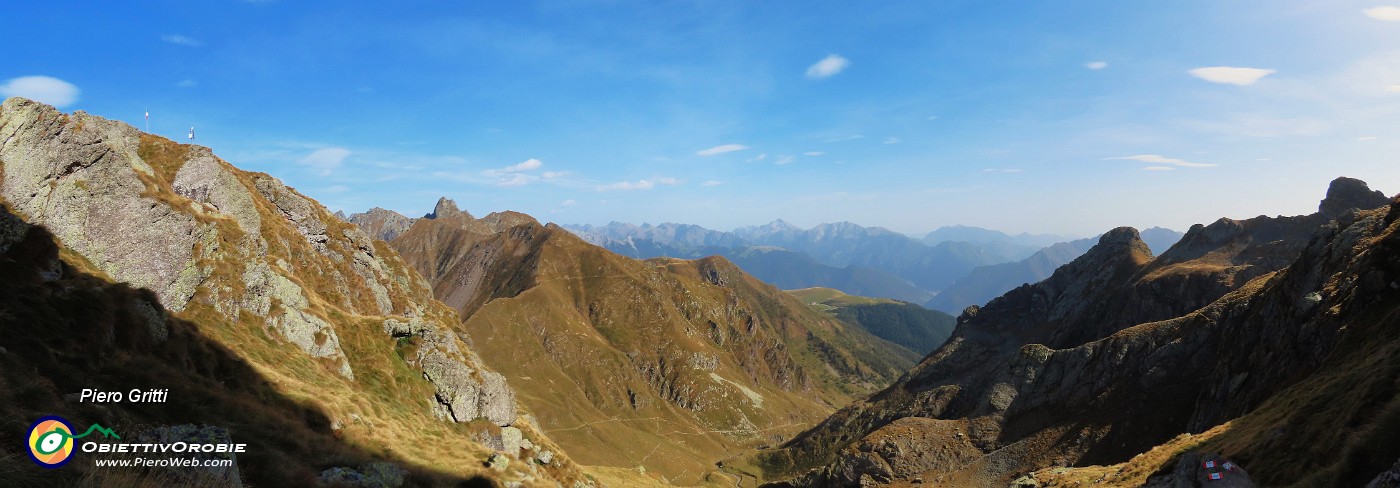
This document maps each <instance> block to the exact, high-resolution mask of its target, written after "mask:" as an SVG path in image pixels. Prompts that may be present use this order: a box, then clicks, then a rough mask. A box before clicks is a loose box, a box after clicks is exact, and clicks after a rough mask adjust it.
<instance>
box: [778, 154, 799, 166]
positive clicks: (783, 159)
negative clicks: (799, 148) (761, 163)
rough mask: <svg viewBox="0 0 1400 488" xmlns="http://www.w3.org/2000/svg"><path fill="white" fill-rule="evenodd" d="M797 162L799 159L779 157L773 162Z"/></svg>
mask: <svg viewBox="0 0 1400 488" xmlns="http://www.w3.org/2000/svg"><path fill="white" fill-rule="evenodd" d="M796 160H797V158H794V157H792V156H778V158H777V159H774V160H773V164H788V163H791V162H793V161H796Z"/></svg>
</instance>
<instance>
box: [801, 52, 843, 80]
mask: <svg viewBox="0 0 1400 488" xmlns="http://www.w3.org/2000/svg"><path fill="white" fill-rule="evenodd" d="M850 65H851V60H849V59H846V58H843V57H841V55H840V54H829V55H827V56H826V57H825V58H822V60H821V61H817V62H816V63H814V64H812V65H811V66H808V67H807V77H808V78H828V77H831V76H833V75H835V74H837V73H840V72H841V71H842V70H844V69H846V67H847V66H850Z"/></svg>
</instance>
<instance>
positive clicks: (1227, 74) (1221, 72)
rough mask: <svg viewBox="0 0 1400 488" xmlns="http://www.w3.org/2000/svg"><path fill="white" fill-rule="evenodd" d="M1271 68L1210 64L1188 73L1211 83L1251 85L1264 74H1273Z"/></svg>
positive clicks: (1273, 71)
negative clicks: (1210, 65)
mask: <svg viewBox="0 0 1400 488" xmlns="http://www.w3.org/2000/svg"><path fill="white" fill-rule="evenodd" d="M1275 72H1276V71H1275V70H1272V69H1261V68H1236V67H1233V66H1212V67H1208V68H1196V69H1193V70H1191V71H1188V73H1191V76H1195V77H1197V78H1200V79H1202V80H1206V81H1209V82H1211V83H1220V84H1224V85H1235V86H1249V85H1253V84H1255V83H1257V82H1259V80H1261V79H1263V78H1264V77H1265V76H1269V75H1271V74H1274V73H1275Z"/></svg>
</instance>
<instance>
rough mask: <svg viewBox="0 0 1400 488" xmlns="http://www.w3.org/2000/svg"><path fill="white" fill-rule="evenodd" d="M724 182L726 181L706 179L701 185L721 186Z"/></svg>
mask: <svg viewBox="0 0 1400 488" xmlns="http://www.w3.org/2000/svg"><path fill="white" fill-rule="evenodd" d="M723 184H724V182H723V181H719V180H706V181H705V182H704V183H701V184H700V186H720V185H723Z"/></svg>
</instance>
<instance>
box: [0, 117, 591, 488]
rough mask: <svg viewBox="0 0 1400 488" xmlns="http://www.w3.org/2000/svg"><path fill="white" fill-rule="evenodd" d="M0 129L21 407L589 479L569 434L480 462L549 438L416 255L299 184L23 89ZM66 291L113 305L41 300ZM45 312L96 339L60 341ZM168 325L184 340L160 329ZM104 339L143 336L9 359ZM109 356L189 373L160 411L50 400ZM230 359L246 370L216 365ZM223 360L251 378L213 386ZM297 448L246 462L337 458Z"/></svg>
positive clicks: (16, 403)
mask: <svg viewBox="0 0 1400 488" xmlns="http://www.w3.org/2000/svg"><path fill="white" fill-rule="evenodd" d="M0 140H3V141H4V143H3V145H0V196H3V203H4V205H5V208H7V209H8V210H7V211H6V213H4V214H0V217H4V220H5V221H6V222H8V223H7V224H5V225H4V226H3V228H4V229H5V230H4V231H3V232H0V235H4V236H5V238H4V239H5V241H7V242H6V246H4V247H8V248H9V249H8V250H7V251H8V252H9V256H10V257H9V259H11V260H16V264H15V265H14V266H15V268H14V269H11V270H9V271H8V272H9V273H10V274H7V275H6V278H5V279H0V282H4V283H7V284H9V285H10V286H12V287H17V288H13V289H12V290H11V291H10V293H11V294H25V295H26V296H30V297H37V298H33V299H31V300H26V301H22V302H19V303H13V302H12V303H8V304H7V307H6V308H4V309H0V323H2V324H3V333H4V334H5V342H6V344H7V345H10V344H16V345H18V344H31V345H34V346H35V347H25V348H22V347H18V346H16V347H14V348H13V351H14V352H13V353H10V354H7V355H3V356H4V358H6V361H7V362H9V365H8V366H7V367H6V368H4V369H5V371H6V372H7V373H11V374H8V375H7V379H6V381H10V382H13V381H20V382H21V383H17V384H16V383H9V384H10V385H12V388H22V389H24V390H23V391H25V394H24V396H22V397H18V398H15V399H14V400H13V403H12V402H8V401H7V402H6V405H7V406H9V407H7V408H10V409H11V410H14V411H12V412H11V413H15V414H16V416H15V417H13V418H19V419H28V418H37V416H39V415H41V414H54V413H63V414H68V415H72V417H70V418H73V419H75V420H77V419H82V420H84V421H89V422H91V421H99V420H100V421H101V422H102V423H104V424H107V425H111V424H110V423H109V422H119V424H118V425H121V424H120V423H128V424H133V423H142V422H157V421H164V420H174V419H178V420H180V421H182V422H190V421H197V422H208V423H215V422H232V423H235V424H239V425H246V426H253V427H249V428H248V429H247V430H244V431H243V434H240V432H239V431H238V430H234V436H235V438H238V437H239V436H240V435H248V436H251V437H254V438H256V439H258V440H262V441H264V442H280V443H284V444H285V443H286V442H290V439H289V438H288V437H287V436H295V435H312V436H313V437H314V438H320V439H328V440H327V441H326V442H332V443H334V444H343V445H344V446H346V447H345V450H346V451H347V452H348V451H349V450H359V451H360V452H361V454H359V455H357V456H355V457H361V458H365V460H366V461H373V460H374V459H379V460H380V461H389V462H393V463H406V464H407V463H412V466H413V469H414V470H416V472H421V473H431V476H440V477H449V478H450V477H458V478H461V479H468V478H472V477H477V476H485V477H489V478H493V479H500V480H515V481H517V482H518V481H523V480H543V479H551V480H554V481H558V482H561V483H569V484H572V483H574V482H575V481H580V482H586V480H585V479H584V478H582V477H581V475H580V473H579V472H578V471H577V470H576V469H574V468H572V467H570V466H571V464H570V463H569V462H568V461H567V459H566V458H565V457H564V456H563V455H562V453H556V454H555V456H553V459H554V462H552V463H549V464H548V465H544V467H541V465H540V464H538V463H532V462H515V463H509V464H508V465H507V467H506V469H504V470H501V471H497V470H487V469H485V465H484V464H482V463H484V461H485V460H486V459H487V458H488V457H489V455H490V454H489V453H491V452H493V449H492V448H489V447H487V446H486V445H484V444H482V443H478V442H475V441H474V440H473V439H477V438H485V439H500V438H521V437H522V435H523V438H525V439H530V440H531V442H532V443H534V444H536V445H541V446H545V445H551V443H550V441H549V440H548V439H546V438H545V437H544V436H543V434H542V433H541V432H540V431H538V430H537V429H536V428H535V427H534V426H532V425H531V424H530V423H529V422H528V421H525V420H523V419H525V418H528V417H522V413H526V412H525V411H522V410H521V409H520V408H519V406H518V405H517V403H516V400H515V392H514V390H512V388H511V387H510V386H509V384H508V382H507V381H506V380H505V378H504V377H503V376H502V375H500V374H499V373H496V372H494V371H492V369H490V368H488V367H486V366H485V364H484V363H483V362H482V361H481V359H480V357H479V356H478V354H477V352H476V351H474V350H473V348H472V347H471V346H470V345H469V344H468V343H466V342H464V341H463V340H462V339H461V336H460V335H459V333H458V332H457V328H458V327H459V324H460V322H459V320H458V318H457V317H458V316H457V314H456V312H454V311H453V310H452V309H450V308H448V307H447V306H445V305H443V304H442V303H440V302H437V301H435V300H433V298H432V292H431V288H430V287H429V285H428V283H427V282H426V281H425V280H424V279H423V278H422V277H421V276H420V275H419V274H418V273H417V272H416V271H415V270H414V269H413V268H412V267H410V266H408V265H407V263H405V262H404V261H403V260H402V259H400V258H399V256H398V254H397V253H396V252H395V251H394V250H393V249H392V248H390V247H389V246H387V245H385V244H384V243H383V242H379V241H376V240H375V239H373V238H371V237H370V236H368V235H366V234H365V233H364V232H363V231H361V230H360V229H359V228H358V227H356V226H354V225H351V224H347V223H345V222H342V221H341V220H340V219H338V218H336V217H334V216H333V215H332V214H331V213H330V212H328V211H327V210H326V209H325V207H323V206H321V205H320V204H318V203H316V202H315V201H313V200H311V199H308V198H306V197H305V196H303V195H301V194H300V193H298V192H297V191H296V190H295V189H293V188H290V187H287V186H286V185H284V184H283V183H282V182H281V181H279V180H277V179H276V178H273V177H271V176H268V175H266V174H261V173H249V172H244V171H240V170H238V169H237V168H234V167H233V166H231V165H229V164H228V163H226V162H224V161H223V160H220V159H219V158H218V157H216V156H214V155H213V154H212V153H211V152H210V151H209V150H208V149H206V148H203V147H199V146H193V145H182V144H177V143H174V142H172V141H169V140H166V139H162V138H159V137H155V136H152V135H149V134H144V133H141V132H140V131H138V130H136V129H135V128H133V127H131V126H129V125H127V124H124V123H120V122H114V121H110V120H106V119H103V118H101V117H96V116H92V115H88V114H85V113H83V112H76V113H73V114H64V113H61V112H59V111H57V110H55V109H54V108H53V107H49V106H46V105H43V104H39V103H36V102H32V101H29V100H25V99H19V98H11V99H9V100H6V101H5V102H4V104H3V105H0ZM44 246H49V247H50V248H51V249H52V250H50V251H46V250H43V248H44ZM0 250H4V249H3V247H0ZM36 252H37V253H40V255H41V256H43V260H41V261H40V262H39V264H38V269H39V270H40V271H41V272H40V273H39V274H37V275H34V274H27V273H28V271H27V270H28V269H30V268H29V267H28V265H26V264H24V263H22V261H24V259H22V258H25V257H26V256H27V254H20V255H15V253H29V254H33V253H36ZM118 284H120V285H118ZM75 286H77V287H78V288H75ZM127 286H129V287H131V288H130V289H129V288H124V287H127ZM92 287H95V288H92ZM89 289H90V290H92V291H88V290H89ZM131 289H141V290H149V292H148V293H149V295H148V296H147V295H142V294H141V293H138V292H132V291H130V290H131ZM11 294H7V296H18V295H11ZM74 303H87V304H85V305H82V307H86V309H89V310H95V311H97V312H98V314H97V315H98V316H100V317H105V315H103V314H112V316H113V317H115V318H103V319H101V320H96V321H77V320H73V319H68V318H64V317H65V316H64V315H59V316H57V317H55V316H52V315H48V316H46V315H45V314H53V313H56V312H55V311H54V310H63V309H64V308H65V307H73V306H75V305H73V304H74ZM65 304H66V305H65ZM133 313H134V314H136V315H135V316H134V317H133V318H131V319H126V318H124V317H128V316H129V315H130V314H133ZM25 317H28V318H29V319H31V320H32V322H30V321H26V320H23V318H25ZM141 317H145V318H144V319H140V318H141ZM138 319H139V320H138ZM172 323H173V324H175V325H174V327H173V328H174V330H171V329H172V326H171V324H172ZM40 324H43V326H42V327H41V326H40ZM60 324H62V325H60ZM54 331H68V333H70V334H72V335H73V336H74V337H75V338H77V337H87V336H93V337H103V338H105V339H102V340H101V341H99V342H98V343H83V342H63V343H60V342H53V337H52V336H51V334H52V333H53V332H54ZM133 334H134V336H133ZM176 335H178V336H179V337H180V338H181V339H180V340H179V341H178V342H176V343H169V342H170V341H172V340H173V339H172V337H175V336H176ZM132 337H135V338H132ZM113 338H115V339H113ZM114 340H115V342H114ZM132 341H134V342H132ZM102 343H106V344H115V346H116V347H117V348H118V349H119V350H122V349H123V348H125V347H126V346H128V345H131V347H133V348H136V349H132V350H128V351H127V352H125V353H114V354H116V358H115V359H112V360H110V361H105V366H104V361H97V362H86V361H84V362H78V363H76V364H77V365H78V366H77V367H79V368H82V367H89V368H90V369H87V370H83V369H79V370H78V371H73V370H72V369H71V368H68V369H60V370H61V371H71V374H62V375H60V374H54V375H46V374H45V373H44V372H43V371H40V372H38V373H37V374H38V376H37V377H25V376H24V375H33V374H35V372H33V371H31V370H30V369H29V368H25V367H21V366H19V365H20V364H23V363H24V361H22V360H20V358H25V359H27V360H30V361H33V363H34V364H50V363H53V361H54V360H55V359H58V358H62V357H64V356H66V355H81V354H85V353H83V352H80V351H82V350H83V348H85V347H89V346H93V345H96V344H102ZM40 344H43V345H40ZM137 345H139V347H137ZM7 349H9V348H7ZM200 349H204V350H206V351H205V352H199V351H200ZM132 355H135V356H134V358H133V357H132ZM198 356H209V357H208V358H199V357H198ZM11 358H14V359H13V360H11ZM119 364H125V365H126V367H138V368H141V369H143V370H144V371H143V373H144V374H154V375H168V376H170V377H172V378H184V379H183V380H180V381H181V382H183V383H182V384H191V385H193V386H190V387H189V389H187V390H184V391H181V390H176V391H172V392H171V394H170V397H171V398H172V400H171V401H172V403H173V405H171V406H170V407H169V408H170V409H171V410H169V411H166V412H163V413H160V414H153V413H152V412H149V411H139V410H138V411H130V410H128V411H125V412H117V411H107V410H98V411H94V410H92V409H83V408H80V406H79V405H76V404H75V402H73V401H71V400H62V401H59V400H56V399H58V398H61V397H62V396H63V395H64V394H68V393H71V392H75V391H79V390H81V389H82V388H84V387H89V386H91V385H89V384H87V383H85V382H84V378H85V377H86V376H88V374H92V375H100V374H102V373H101V372H102V371H104V369H102V368H104V367H106V368H111V367H113V366H114V365H119ZM202 366H207V368H206V367H202ZM192 367H193V369H191V368H192ZM231 368H232V369H231ZM234 371H237V373H236V374H237V375H240V376H226V375H231V374H235V373H234ZM78 373H81V374H78ZM15 375H20V376H15ZM226 378H227V379H231V380H234V381H250V382H252V383H250V384H248V385H241V386H234V385H230V386H226V387H220V386H212V385H214V384H224V381H225V379H226ZM114 381H116V380H114ZM156 384H159V383H156ZM25 385H28V386H25ZM259 385H262V386H259ZM114 386H115V385H114ZM11 391H13V390H11ZM215 394H217V395H220V396H222V397H224V398H233V399H234V400H230V401H237V402H247V401H258V399H259V398H266V399H268V400H269V401H271V402H272V404H273V405H282V406H281V407H278V408H281V411H279V412H272V413H269V412H266V411H263V410H259V409H248V410H247V411H238V410H227V411H225V412H224V413H225V415H221V416H214V415H212V414H210V415H203V414H201V408H199V407H197V405H201V404H203V403H204V402H208V401H209V400H207V399H202V398H208V397H209V395H215ZM248 395H254V396H248ZM276 399H280V400H276ZM278 402H281V403H278ZM119 413H120V415H119ZM258 415H285V416H290V417H292V418H291V419H289V420H288V421H287V422H284V423H289V424H291V425H290V426H286V425H284V426H282V427H277V425H278V424H277V423H276V422H272V421H267V420H265V419H258V418H255V417H256V416H258ZM298 419H301V420H298ZM279 429H282V430H283V431H285V434H283V433H278V432H279ZM250 431H255V432H250ZM308 432H314V435H313V434H306V433H308ZM425 436H429V437H432V438H436V439H438V440H437V441H434V442H427V441H426V440H425V439H427V438H428V437H425ZM514 444H518V443H513V445H514ZM7 449H8V448H7ZM495 450H502V449H501V448H497V449H495ZM506 450H507V451H508V449H506ZM292 452H294V453H296V454H297V455H295V456H290V457H288V458H287V459H282V460H278V461H276V462H277V463H288V465H287V466H281V467H273V466H268V465H267V463H268V462H270V461H271V459H273V458H272V457H265V456H268V454H270V453H268V454H250V455H249V456H247V457H246V458H245V459H247V460H249V462H250V463H251V464H250V465H248V466H244V468H245V469H244V479H245V480H252V481H253V483H255V484H258V485H262V486H284V485H287V484H300V482H299V481H294V480H298V479H302V478H300V476H302V475H301V474H298V473H300V472H301V471H306V472H307V475H308V476H312V477H314V473H312V472H313V471H315V472H319V471H320V470H321V469H325V468H329V467H331V466H330V465H329V464H330V463H332V462H333V461H332V459H333V458H334V456H335V455H336V454H335V453H336V452H337V450H336V449H330V448H327V449H326V450H325V451H324V452H322V453H319V454H308V452H309V451H307V450H306V449H305V448H293V449H292ZM506 454H508V455H510V456H511V457H512V458H514V457H520V456H525V455H526V454H525V453H523V452H522V451H520V450H518V449H517V450H516V451H515V452H506ZM7 459H8V458H7ZM260 459H261V460H263V461H261V462H259V461H258V460H260ZM473 459H476V460H475V461H473ZM425 476H428V475H425Z"/></svg>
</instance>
